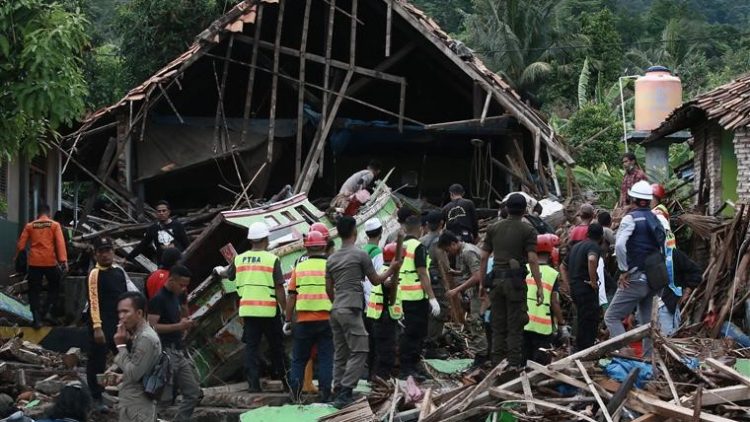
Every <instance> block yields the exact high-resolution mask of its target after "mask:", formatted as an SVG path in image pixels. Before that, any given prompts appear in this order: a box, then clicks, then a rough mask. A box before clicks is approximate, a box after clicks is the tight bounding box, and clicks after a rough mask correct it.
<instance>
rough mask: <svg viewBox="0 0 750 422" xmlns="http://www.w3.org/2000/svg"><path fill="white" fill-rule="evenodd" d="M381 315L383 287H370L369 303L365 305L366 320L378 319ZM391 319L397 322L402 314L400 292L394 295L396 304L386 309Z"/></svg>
mask: <svg viewBox="0 0 750 422" xmlns="http://www.w3.org/2000/svg"><path fill="white" fill-rule="evenodd" d="M382 314H383V286H381V285H379V284H378V285H377V286H372V290H371V291H370V302H369V303H368V304H367V314H366V315H367V318H372V319H380V315H382ZM388 314H389V315H390V316H391V319H395V320H399V319H401V317H402V316H403V314H404V311H403V309H402V308H401V291H398V292H397V293H396V303H394V304H393V305H391V306H389V307H388Z"/></svg>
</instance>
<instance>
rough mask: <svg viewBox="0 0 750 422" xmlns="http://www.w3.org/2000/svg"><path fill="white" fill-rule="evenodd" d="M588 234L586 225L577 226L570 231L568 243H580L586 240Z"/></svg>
mask: <svg viewBox="0 0 750 422" xmlns="http://www.w3.org/2000/svg"><path fill="white" fill-rule="evenodd" d="M588 234H589V225H588V224H579V225H577V226H575V227H573V229H572V230H570V236H568V242H580V241H582V240H586V238H587V237H588Z"/></svg>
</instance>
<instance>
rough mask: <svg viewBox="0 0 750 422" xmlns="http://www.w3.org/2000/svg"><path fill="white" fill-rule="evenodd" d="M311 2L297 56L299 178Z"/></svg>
mask: <svg viewBox="0 0 750 422" xmlns="http://www.w3.org/2000/svg"><path fill="white" fill-rule="evenodd" d="M310 6H311V0H306V1H305V17H304V18H303V21H302V41H301V43H300V49H299V52H300V55H299V91H297V145H296V150H295V155H294V156H295V163H294V177H295V178H299V175H300V173H301V172H302V130H303V127H304V111H305V66H306V64H307V59H305V53H307V31H308V28H309V26H310Z"/></svg>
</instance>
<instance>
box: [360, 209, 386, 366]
mask: <svg viewBox="0 0 750 422" xmlns="http://www.w3.org/2000/svg"><path fill="white" fill-rule="evenodd" d="M365 234H366V235H367V243H365V245H364V246H363V247H362V249H363V250H364V251H365V252H367V255H368V256H369V257H370V260H372V266H373V267H374V268H375V271H377V272H380V269H381V268H382V267H383V250H382V249H380V238H381V237H382V236H383V225H382V224H381V223H380V220H379V219H378V218H377V217H375V218H371V219H369V220H367V221H365ZM372 287H373V286H372V283H370V280H369V279H367V277H365V281H364V284H363V288H364V291H365V306H367V304H368V303H369V302H370V294H371V293H370V292H372ZM364 321H365V329H366V330H367V335H368V338H369V342H370V345H369V348H370V350H371V351H372V350H374V348H375V344H374V337H373V335H372V320H370V319H369V318H366V317H365V319H364ZM374 357H375V354H374V353H370V354H369V355H368V356H367V371H366V374H367V378H368V379H369V378H371V376H372V369H373V364H374V362H373V358H374Z"/></svg>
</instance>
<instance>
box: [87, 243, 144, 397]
mask: <svg viewBox="0 0 750 422" xmlns="http://www.w3.org/2000/svg"><path fill="white" fill-rule="evenodd" d="M94 258H95V260H96V266H95V267H94V268H93V269H92V270H91V271H90V272H89V275H88V283H87V285H88V292H87V293H88V305H87V309H88V312H87V319H88V322H89V335H90V341H89V352H88V356H89V359H88V362H87V363H86V380H87V382H88V385H89V387H90V388H91V396H92V398H93V399H94V407H95V410H98V411H106V410H107V408H106V406H104V404H103V403H102V391H104V388H103V387H101V386H100V385H99V383H98V382H97V380H96V375H97V374H101V373H104V370H105V369H106V364H107V352H110V351H111V352H112V353H113V354H117V347H115V343H114V335H115V332H116V331H117V324H118V321H119V317H118V315H117V303H118V299H119V297H120V295H122V294H123V293H125V292H127V291H129V290H134V286H133V285H132V283H129V280H128V276H127V274H126V273H125V270H123V269H122V267H120V266H118V265H116V264H114V260H115V252H114V249H113V246H112V239H110V238H108V237H100V238H98V239H96V240H95V241H94Z"/></svg>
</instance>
